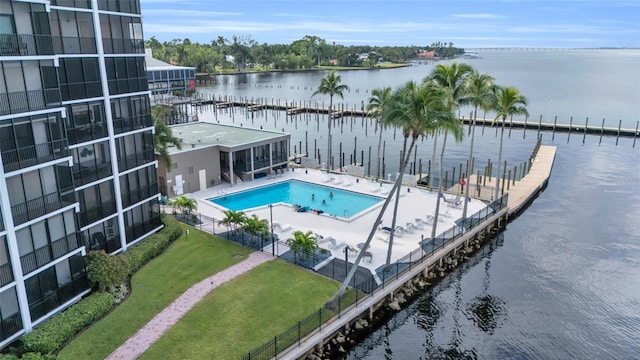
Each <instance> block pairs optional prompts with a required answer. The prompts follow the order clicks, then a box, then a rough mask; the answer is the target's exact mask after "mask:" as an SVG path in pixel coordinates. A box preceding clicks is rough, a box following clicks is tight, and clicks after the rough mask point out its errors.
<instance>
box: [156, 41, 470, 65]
mask: <svg viewBox="0 0 640 360" xmlns="http://www.w3.org/2000/svg"><path fill="white" fill-rule="evenodd" d="M145 47H147V48H150V49H152V50H153V57H154V58H156V59H158V60H162V61H164V62H167V63H175V64H178V65H181V66H193V67H195V68H196V71H197V72H200V73H212V72H217V71H223V70H236V71H243V70H245V69H249V68H250V69H259V70H270V69H277V70H299V69H311V68H313V67H315V66H322V65H337V66H346V67H374V66H376V65H377V64H379V63H381V62H390V63H404V62H406V61H409V60H411V59H414V58H416V57H417V54H418V53H419V52H420V51H432V50H433V51H435V53H436V54H437V56H438V57H439V58H452V57H455V56H457V55H460V54H462V53H463V52H464V50H463V49H460V48H456V47H454V46H453V43H452V42H441V41H437V42H434V43H432V44H431V45H428V46H427V45H425V46H369V45H350V46H345V45H339V44H336V43H335V42H332V43H328V42H327V41H326V40H325V39H322V38H320V37H318V36H314V35H306V36H304V37H303V38H302V39H299V40H296V41H293V42H292V43H291V44H267V43H262V44H260V43H258V42H257V41H256V40H254V39H252V38H251V36H236V35H234V36H232V37H231V39H227V38H226V37H224V36H218V37H217V38H216V39H213V40H211V41H210V42H209V43H203V44H200V43H197V42H191V40H189V39H188V38H186V39H173V40H171V41H165V42H162V43H161V42H160V41H158V39H156V38H155V37H154V36H152V37H151V38H150V39H149V40H147V41H145Z"/></svg>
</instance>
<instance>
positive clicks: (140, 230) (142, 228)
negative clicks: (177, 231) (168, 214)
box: [125, 214, 162, 243]
mask: <svg viewBox="0 0 640 360" xmlns="http://www.w3.org/2000/svg"><path fill="white" fill-rule="evenodd" d="M160 225H162V218H161V216H160V214H157V215H154V216H153V217H152V218H150V219H149V220H148V221H147V222H143V223H137V224H134V225H133V226H129V227H128V228H127V229H126V231H125V234H126V236H127V243H130V242H132V241H134V240H135V239H137V238H139V237H140V236H142V235H144V234H146V233H148V232H150V231H152V230H153V229H155V228H157V227H158V226H160Z"/></svg>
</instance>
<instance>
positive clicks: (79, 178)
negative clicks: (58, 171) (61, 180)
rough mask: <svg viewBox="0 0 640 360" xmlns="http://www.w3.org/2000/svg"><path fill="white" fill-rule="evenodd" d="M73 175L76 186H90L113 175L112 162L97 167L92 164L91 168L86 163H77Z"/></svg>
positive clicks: (72, 170)
mask: <svg viewBox="0 0 640 360" xmlns="http://www.w3.org/2000/svg"><path fill="white" fill-rule="evenodd" d="M89 164H91V163H89ZM71 173H72V174H73V180H74V184H75V185H76V186H79V185H84V184H88V183H90V182H92V181H96V180H98V179H102V178H105V177H107V176H109V175H111V162H110V161H105V162H101V163H98V164H97V165H96V164H91V165H89V166H87V165H86V163H79V164H78V163H76V164H74V165H73V168H72V169H71Z"/></svg>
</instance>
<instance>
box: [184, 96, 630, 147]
mask: <svg viewBox="0 0 640 360" xmlns="http://www.w3.org/2000/svg"><path fill="white" fill-rule="evenodd" d="M191 105H192V106H206V105H213V106H215V108H216V109H224V108H228V107H239V108H244V109H246V110H247V111H249V112H255V111H265V110H275V111H285V112H286V114H287V116H296V115H300V114H328V113H329V109H328V108H325V107H324V106H321V105H319V104H318V103H317V102H311V101H309V102H306V101H301V102H300V101H298V102H295V101H291V102H288V101H285V102H284V104H282V103H281V102H280V101H274V100H273V99H271V102H268V101H266V100H265V101H255V100H254V99H251V100H249V99H245V100H242V99H240V100H236V99H235V98H234V99H228V98H227V97H225V98H224V99H219V100H215V99H214V98H209V99H207V98H196V99H193V100H192V101H191ZM368 116H369V114H368V113H367V112H366V111H365V110H364V109H363V108H361V109H356V108H355V107H352V108H351V109H349V108H348V107H345V106H344V104H335V105H334V109H333V111H332V118H334V119H339V118H344V117H368ZM459 120H460V121H462V123H464V124H465V125H471V124H472V123H473V119H471V118H468V117H464V116H461V117H459ZM475 123H476V126H482V127H484V126H492V127H496V126H502V121H501V120H496V121H494V119H490V118H479V119H476V121H475ZM504 127H505V128H509V129H527V130H537V131H552V132H562V133H576V134H585V135H586V134H591V135H600V136H604V135H607V136H616V137H632V138H637V137H640V121H638V122H636V127H635V129H633V128H623V127H622V121H619V122H618V126H617V127H611V126H605V123H604V120H603V121H602V123H600V124H599V125H594V124H589V119H586V120H585V122H584V123H580V124H579V123H577V122H574V120H573V118H570V119H569V123H562V122H561V123H558V118H557V117H556V118H555V119H554V121H553V122H549V121H546V122H543V121H542V116H541V117H540V118H539V119H538V120H537V121H536V120H532V119H525V120H513V119H510V120H505V121H504Z"/></svg>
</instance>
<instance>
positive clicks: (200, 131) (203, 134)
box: [169, 122, 290, 154]
mask: <svg viewBox="0 0 640 360" xmlns="http://www.w3.org/2000/svg"><path fill="white" fill-rule="evenodd" d="M171 130H172V131H173V136H175V137H177V138H178V139H180V140H181V141H182V150H178V148H176V147H169V154H174V153H179V152H183V151H189V150H192V149H198V148H205V147H211V146H222V147H226V148H239V147H243V146H248V145H251V144H255V143H260V142H268V141H269V140H276V139H278V138H282V139H285V138H286V139H288V138H289V137H290V135H289V134H288V133H281V132H276V131H270V130H260V129H250V128H245V127H240V126H230V125H221V124H214V123H207V122H197V123H188V124H179V125H173V126H171Z"/></svg>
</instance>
